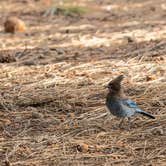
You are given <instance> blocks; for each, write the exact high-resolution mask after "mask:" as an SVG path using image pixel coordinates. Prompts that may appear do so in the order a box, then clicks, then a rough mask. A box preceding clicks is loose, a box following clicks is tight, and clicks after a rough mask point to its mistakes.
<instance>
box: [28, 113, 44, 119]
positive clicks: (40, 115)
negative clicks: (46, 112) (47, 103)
mask: <svg viewBox="0 0 166 166" xmlns="http://www.w3.org/2000/svg"><path fill="white" fill-rule="evenodd" d="M31 117H32V118H33V119H42V118H43V115H42V114H41V113H38V112H32V114H31Z"/></svg>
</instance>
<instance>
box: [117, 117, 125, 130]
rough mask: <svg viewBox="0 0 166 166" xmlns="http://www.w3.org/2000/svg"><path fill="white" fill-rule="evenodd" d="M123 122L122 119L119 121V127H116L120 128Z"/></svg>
mask: <svg viewBox="0 0 166 166" xmlns="http://www.w3.org/2000/svg"><path fill="white" fill-rule="evenodd" d="M123 122H124V118H122V119H121V120H120V123H119V125H118V127H119V128H121V127H122V124H123Z"/></svg>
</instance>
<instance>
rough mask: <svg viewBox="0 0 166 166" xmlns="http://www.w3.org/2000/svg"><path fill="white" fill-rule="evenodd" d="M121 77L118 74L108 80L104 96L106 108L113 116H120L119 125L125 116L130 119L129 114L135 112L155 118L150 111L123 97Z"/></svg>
mask: <svg viewBox="0 0 166 166" xmlns="http://www.w3.org/2000/svg"><path fill="white" fill-rule="evenodd" d="M123 78H124V76H123V75H120V76H118V77H116V78H115V79H114V80H112V81H111V82H109V84H108V86H107V87H108V89H109V93H108V94H107V97H106V106H107V108H108V110H109V111H110V112H111V113H112V114H113V115H114V116H117V117H119V118H122V120H121V122H120V124H119V127H121V125H122V123H123V120H124V118H125V117H127V118H128V119H129V120H130V118H131V116H133V115H135V114H136V113H139V114H142V115H144V116H147V117H149V118H152V119H155V117H154V116H153V115H151V114H150V113H148V112H145V111H143V110H141V109H140V108H139V107H138V106H137V104H136V103H135V102H134V101H133V100H131V99H128V98H126V97H125V95H124V92H123V89H122V87H121V81H122V80H123Z"/></svg>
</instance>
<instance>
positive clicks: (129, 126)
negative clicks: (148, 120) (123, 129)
mask: <svg viewBox="0 0 166 166" xmlns="http://www.w3.org/2000/svg"><path fill="white" fill-rule="evenodd" d="M130 129H131V118H130V117H128V130H130Z"/></svg>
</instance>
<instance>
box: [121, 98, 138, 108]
mask: <svg viewBox="0 0 166 166" xmlns="http://www.w3.org/2000/svg"><path fill="white" fill-rule="evenodd" d="M122 102H123V104H124V105H126V106H128V107H130V108H137V107H138V106H137V104H136V102H135V101H133V100H131V99H123V100H122Z"/></svg>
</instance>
